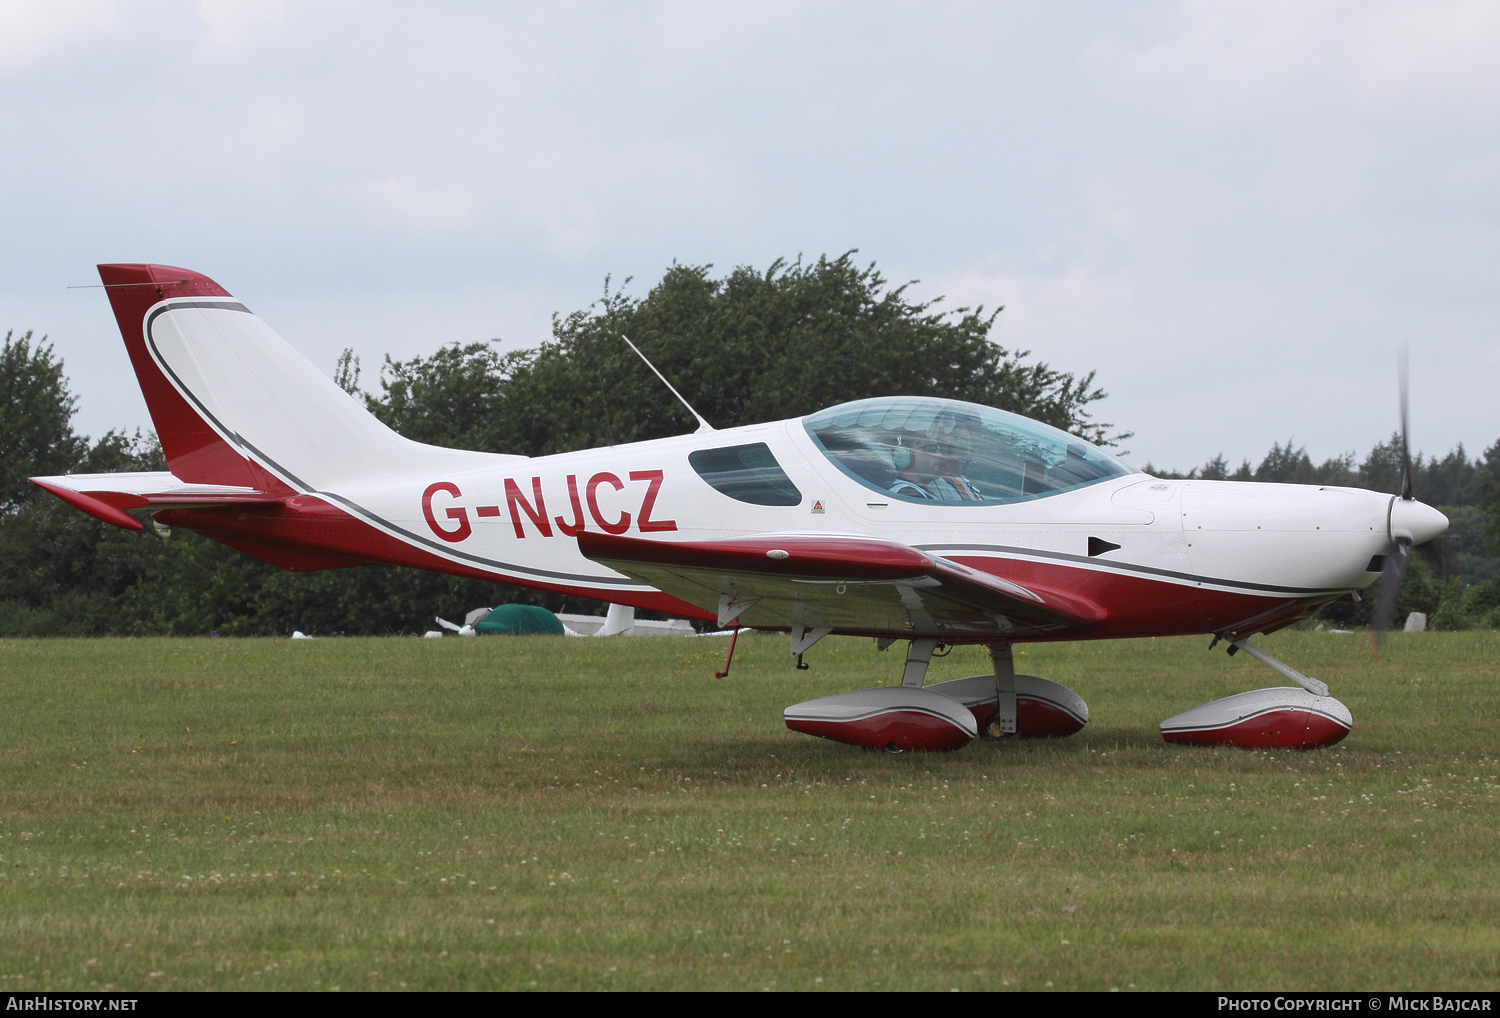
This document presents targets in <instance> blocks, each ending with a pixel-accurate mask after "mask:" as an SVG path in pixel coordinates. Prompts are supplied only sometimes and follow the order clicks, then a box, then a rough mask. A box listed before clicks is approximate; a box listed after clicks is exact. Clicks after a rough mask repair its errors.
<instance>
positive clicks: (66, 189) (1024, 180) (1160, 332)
mask: <svg viewBox="0 0 1500 1018" xmlns="http://www.w3.org/2000/svg"><path fill="white" fill-rule="evenodd" d="M0 154H3V155H0V238H3V241H4V242H3V244H0V330H4V329H11V328H13V329H16V330H18V331H24V330H26V329H34V330H36V332H37V333H38V334H40V333H44V332H45V333H48V334H49V335H50V336H51V339H52V341H53V342H54V343H55V345H56V349H57V352H58V353H59V354H60V355H61V356H62V357H63V358H64V359H65V360H66V363H67V370H68V374H69V376H70V377H71V379H72V385H73V389H74V391H75V392H76V393H77V394H78V395H79V396H80V397H81V405H80V411H79V415H78V420H77V424H78V426H79V428H80V430H82V431H84V432H87V433H90V434H93V435H96V436H97V435H98V434H100V433H102V432H103V431H104V430H105V429H107V428H110V427H119V426H125V427H131V428H133V427H136V426H140V427H146V428H149V427H150V420H149V417H148V416H147V413H146V409H145V405H144V403H143V402H142V400H141V397H140V394H139V390H138V389H137V388H136V385H135V382H134V379H133V377H132V376H131V375H130V371H129V364H128V361H127V359H126V356H125V352H124V348H123V346H122V345H121V342H120V338H119V335H118V332H117V330H116V327H115V324H114V320H113V317H112V315H111V314H110V312H109V310H108V306H107V302H106V299H105V297H104V296H103V291H101V290H69V289H66V288H67V287H68V286H69V285H71V284H87V283H96V282H97V281H98V279H97V275H96V273H95V271H94V265H95V264H96V263H98V262H104V261H155V262H165V263H168V264H175V265H182V266H186V267H189V268H193V269H196V270H198V271H201V272H204V273H206V274H207V275H210V276H212V277H213V278H214V279H216V280H217V281H218V282H219V283H220V284H222V285H223V286H224V287H225V288H226V289H228V290H229V291H230V292H232V293H234V294H235V295H236V296H238V297H240V298H241V299H243V300H244V301H245V302H246V303H247V304H249V305H250V307H251V308H252V309H253V310H255V311H256V312H258V313H259V314H260V315H261V316H262V317H263V318H264V319H265V320H266V321H267V322H268V323H269V324H270V325H271V326H272V327H273V328H275V329H276V330H277V331H278V332H280V333H281V334H282V335H283V336H285V337H286V338H287V339H288V340H289V341H290V342H291V343H292V345H294V346H295V347H297V348H298V349H300V350H302V351H303V352H304V353H306V354H307V355H308V356H309V357H310V358H312V359H313V360H314V361H315V362H316V363H317V364H318V365H319V366H320V367H322V368H323V369H324V370H325V371H328V372H330V373H332V370H333V365H334V361H335V359H336V357H337V355H338V352H339V351H340V350H341V349H342V348H344V347H345V346H352V347H354V348H355V350H356V351H357V352H358V353H359V354H360V355H361V357H362V359H363V361H364V364H365V369H366V373H365V379H364V381H365V383H366V384H367V385H372V384H374V381H375V380H374V379H373V378H372V377H371V376H372V374H374V373H375V372H376V371H377V370H378V366H379V362H380V360H381V357H382V355H383V354H385V353H391V354H393V355H395V356H398V357H410V356H413V355H416V354H424V353H429V352H431V351H432V350H434V349H436V347H437V346H439V345H440V344H442V343H446V342H451V341H463V342H468V341H473V340H484V339H490V338H493V337H499V338H501V339H503V340H504V341H505V342H506V343H507V344H508V345H512V346H532V345H535V344H536V343H538V342H539V341H541V340H542V339H544V338H545V337H546V336H547V335H548V332H549V329H550V320H551V316H552V314H553V313H554V312H567V311H570V310H573V309H577V308H580V307H583V306H585V305H586V304H588V302H589V301H591V300H592V299H593V298H594V297H596V296H597V295H598V294H599V293H600V291H601V289H602V287H603V283H604V278H605V275H606V274H612V275H613V277H614V279H615V280H616V281H617V282H618V281H619V280H621V279H623V278H624V277H627V276H633V277H634V279H635V282H634V283H633V284H632V285H631V289H632V290H633V291H635V292H637V293H639V292H642V291H643V289H644V288H645V287H646V286H649V284H650V283H651V282H652V281H654V280H656V279H657V278H659V277H660V275H661V273H662V271H663V269H664V268H665V267H666V266H667V265H669V264H670V263H671V262H672V260H674V259H676V260H677V261H680V262H686V263H693V264H698V263H712V264H714V265H715V266H716V267H717V268H718V269H719V270H721V271H727V270H729V269H730V268H732V267H734V266H736V265H742V264H749V265H754V266H757V267H761V268H763V267H765V266H766V265H767V264H768V263H769V262H770V261H771V260H772V259H774V258H776V257H778V256H791V257H795V256H796V255H797V254H798V253H802V254H804V255H806V256H810V257H816V256H817V255H818V254H820V253H824V252H827V253H829V254H838V253H840V252H843V251H845V250H848V249H850V248H858V249H859V252H860V258H861V259H863V260H873V261H876V262H877V263H878V264H879V265H880V266H881V268H882V269H883V270H884V272H885V273H886V274H887V275H888V276H889V277H891V278H892V279H894V280H897V281H906V280H909V279H918V280H920V283H918V284H917V285H916V287H915V288H914V292H915V293H916V294H917V295H919V296H923V297H933V296H937V295H940V294H941V295H944V296H946V298H947V301H948V303H949V304H950V305H951V306H953V307H958V306H960V305H964V304H975V303H980V302H982V303H984V304H986V305H988V306H994V305H996V304H1004V305H1006V311H1005V312H1004V314H1002V315H1001V316H1000V319H999V321H998V324H997V328H996V330H995V333H994V337H995V339H997V340H998V341H999V342H1001V343H1002V344H1004V345H1006V346H1011V347H1020V348H1026V349H1031V350H1032V351H1034V353H1035V354H1036V355H1037V356H1038V357H1040V358H1041V359H1043V360H1046V361H1048V362H1050V363H1052V364H1053V365H1054V366H1056V367H1060V368H1063V369H1066V370H1070V371H1087V370H1090V369H1097V370H1098V380H1099V382H1100V383H1102V384H1103V386H1104V387H1105V388H1106V389H1107V390H1108V391H1109V393H1110V396H1109V399H1108V400H1106V401H1105V402H1104V403H1103V404H1102V405H1101V409H1100V413H1099V416H1100V417H1101V418H1102V419H1104V420H1107V421H1113V422H1115V423H1116V424H1117V425H1119V426H1121V427H1123V428H1128V429H1130V430H1133V431H1134V432H1136V435H1135V437H1134V438H1133V439H1131V440H1129V441H1128V442H1127V443H1126V446H1127V447H1128V448H1129V449H1130V450H1131V456H1130V459H1131V460H1132V461H1133V462H1135V463H1137V464H1144V463H1145V462H1146V461H1147V460H1151V461H1153V462H1155V463H1156V464H1158V465H1175V466H1178V467H1181V468H1186V467H1188V466H1190V465H1195V464H1199V463H1202V462H1203V461H1204V460H1206V459H1208V458H1209V457H1211V456H1213V455H1214V454H1216V453H1220V452H1223V453H1224V454H1226V455H1227V456H1228V457H1229V458H1230V459H1231V461H1234V462H1238V460H1239V459H1241V458H1244V457H1249V458H1251V459H1252V460H1255V461H1258V460H1259V459H1260V457H1261V456H1262V455H1263V454H1264V453H1265V451H1266V450H1267V448H1269V446H1270V445H1271V443H1272V442H1273V441H1277V440H1280V441H1285V440H1287V439H1288V438H1293V439H1295V440H1296V442H1297V443H1298V444H1304V443H1305V444H1306V446H1307V448H1308V451H1309V452H1310V453H1311V454H1312V455H1313V456H1314V458H1316V459H1322V458H1324V457H1327V456H1331V455H1336V454H1338V453H1340V452H1343V451H1345V450H1353V451H1356V452H1358V453H1359V454H1361V455H1363V453H1364V452H1365V451H1366V450H1368V448H1369V447H1370V446H1371V445H1372V444H1373V443H1374V442H1375V441H1377V440H1379V439H1381V438H1383V437H1384V436H1386V435H1388V434H1390V432H1391V430H1392V429H1393V427H1394V426H1395V424H1396V421H1397V410H1396V380H1395V359H1396V349H1397V346H1398V344H1399V343H1400V342H1401V341H1403V340H1406V341H1409V343H1410V345H1411V365H1412V401H1413V403H1412V430H1413V442H1414V444H1415V445H1417V446H1418V447H1420V448H1423V449H1426V450H1428V451H1446V450H1447V449H1449V448H1451V447H1452V446H1454V445H1455V444H1457V443H1459V442H1464V443H1465V444H1466V445H1467V446H1468V447H1469V449H1470V450H1471V451H1478V450H1479V449H1482V448H1483V447H1485V446H1488V445H1489V444H1491V443H1493V442H1494V441H1496V439H1497V438H1500V410H1497V406H1500V400H1497V397H1496V393H1497V385H1496V381H1497V378H1500V342H1497V338H1500V291H1497V287H1500V5H1497V4H1494V3H1489V2H1486V3H1440V2H1422V3H1412V4H1385V3H1378V2H1372V0H1360V2H1355V3H1326V4H1325V3H1315V2H1309V0H1297V2H1293V3H1273V2H1267V0H1258V2H1255V3H1247V4H1240V5H1237V4H1233V3H1228V2H1221V0H1215V2H1212V3H1202V4H1178V3H1140V4H1133V5H1131V4H1125V3H1119V2H1109V3H1100V4H1086V3H1080V4H1064V3H1058V2H1051V0H1049V2H1045V3H1043V2H1037V3H1032V4H1024V5H1010V4H1002V3H984V4H939V3H906V4H877V3H872V2H870V0H860V2H857V3H847V4H846V3H809V2H806V0H803V2H797V3H790V4H778V3H772V2H766V0H757V2H756V3H753V4H752V3H740V4H713V3H707V2H702V0H699V2H694V3H680V4H676V3H639V4H628V3H622V2H618V0H613V2H605V3H597V4H566V3H558V2H549V3H545V4H544V3H532V4H518V5H503V4H497V3H483V4H437V3H424V4H420V5H418V4H410V3H407V4H382V3H323V4H318V3H310V2H297V3H286V4H280V3H276V2H273V0H251V2H239V0H201V2H159V3H134V4H132V3H124V2H119V3H116V2H98V3H93V2H67V0H45V2H43V0H36V2H31V3H24V2H22V3H17V2H11V0H0Z"/></svg>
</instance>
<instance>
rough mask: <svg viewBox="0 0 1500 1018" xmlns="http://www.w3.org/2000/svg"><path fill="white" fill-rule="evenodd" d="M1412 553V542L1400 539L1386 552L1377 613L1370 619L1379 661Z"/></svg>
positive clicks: (1392, 543) (1376, 596) (1372, 636)
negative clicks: (1402, 579)
mask: <svg viewBox="0 0 1500 1018" xmlns="http://www.w3.org/2000/svg"><path fill="white" fill-rule="evenodd" d="M1410 554H1411V545H1410V543H1409V542H1407V541H1399V540H1398V541H1392V542H1391V546H1390V548H1389V549H1387V551H1386V553H1385V565H1384V566H1383V567H1382V568H1381V570H1380V586H1379V587H1378V588H1377V590H1376V593H1375V613H1374V615H1373V616H1372V618H1371V619H1370V638H1371V641H1372V643H1373V646H1374V648H1375V660H1377V661H1379V660H1380V651H1381V649H1382V648H1383V647H1384V646H1385V634H1386V631H1387V630H1388V629H1390V628H1391V619H1392V617H1393V616H1394V615H1395V614H1396V595H1397V594H1398V593H1400V591H1401V577H1402V576H1404V575H1405V574H1406V562H1407V559H1408V556H1410Z"/></svg>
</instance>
